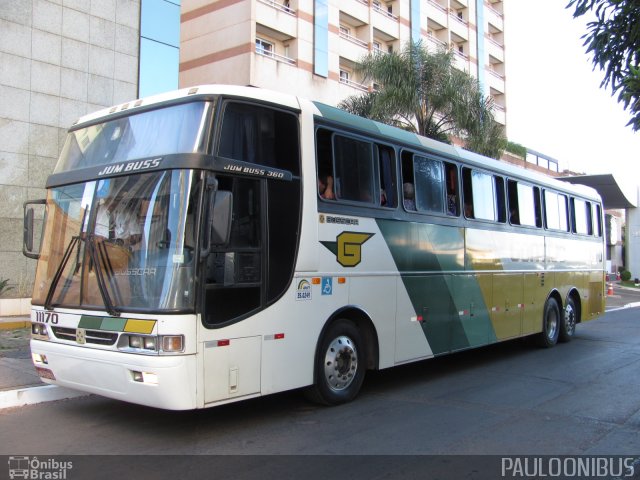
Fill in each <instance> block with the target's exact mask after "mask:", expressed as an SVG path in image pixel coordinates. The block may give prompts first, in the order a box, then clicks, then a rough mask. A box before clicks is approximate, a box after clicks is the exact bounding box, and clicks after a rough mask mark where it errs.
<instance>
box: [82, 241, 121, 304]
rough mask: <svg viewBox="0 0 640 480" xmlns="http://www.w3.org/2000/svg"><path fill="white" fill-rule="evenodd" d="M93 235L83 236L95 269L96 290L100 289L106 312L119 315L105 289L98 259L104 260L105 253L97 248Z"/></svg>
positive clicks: (105, 284) (105, 283) (105, 285)
mask: <svg viewBox="0 0 640 480" xmlns="http://www.w3.org/2000/svg"><path fill="white" fill-rule="evenodd" d="M94 239H95V235H94V234H88V235H87V236H86V238H85V248H88V249H89V258H90V259H91V262H92V263H93V265H94V268H95V269H96V280H97V281H98V290H100V296H101V297H102V301H103V303H104V306H105V308H106V309H107V313H108V314H109V315H111V316H112V317H119V316H120V312H119V311H118V310H117V309H116V307H115V306H114V305H113V301H112V300H111V296H110V295H109V292H108V291H107V282H106V281H105V279H104V272H103V271H102V264H101V263H100V260H103V261H105V265H106V263H107V262H106V260H105V253H104V252H103V251H102V250H98V249H97V248H96V244H95V241H94ZM98 252H99V253H98Z"/></svg>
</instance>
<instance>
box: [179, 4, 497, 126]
mask: <svg viewBox="0 0 640 480" xmlns="http://www.w3.org/2000/svg"><path fill="white" fill-rule="evenodd" d="M367 3H368V2H364V3H363V2H362V1H359V0H347V1H344V0H330V3H329V5H330V8H329V77H328V78H323V77H321V76H318V75H315V74H313V62H314V45H313V31H314V25H313V11H314V10H313V8H314V3H313V0H292V1H290V2H289V7H290V11H287V9H286V8H282V5H283V1H282V0H277V1H276V2H275V3H274V2H271V0H217V1H215V0H183V1H182V7H181V11H182V22H181V51H180V77H179V83H180V86H181V87H188V86H193V85H197V84H206V83H232V84H238V85H247V84H250V85H254V86H258V87H263V88H270V89H275V90H280V91H286V92H287V93H292V94H296V95H300V96H303V97H306V98H311V99H314V100H320V101H322V102H325V103H329V104H333V105H335V104H337V103H338V102H339V101H341V100H342V99H344V98H345V97H346V96H348V95H353V94H356V93H359V92H361V91H363V90H366V89H368V88H369V87H370V84H369V83H367V84H366V85H361V86H360V85H359V84H362V83H363V82H362V79H360V78H358V76H357V74H356V73H355V72H353V66H354V64H355V63H357V62H358V60H359V59H360V58H362V56H363V55H365V54H367V53H368V52H370V51H372V50H373V48H374V42H378V43H380V44H381V49H382V50H383V51H386V49H387V47H388V46H389V45H391V46H393V48H394V50H396V51H397V50H398V49H399V48H400V47H401V46H402V45H404V44H405V43H406V42H407V41H408V40H409V38H410V34H411V32H410V25H411V23H410V10H411V8H410V2H409V0H395V1H392V2H390V3H389V5H391V6H392V12H391V13H392V14H391V15H389V14H387V12H386V8H387V3H385V2H381V6H382V8H383V11H382V12H380V11H378V10H376V9H375V8H374V7H373V3H372V2H371V3H368V4H367ZM438 4H439V5H441V8H438V7H437V5H438ZM445 5H446V6H445ZM475 5H476V3H475V1H473V0H462V1H458V0H433V1H422V2H421V24H422V28H421V30H422V34H423V37H424V41H425V44H426V45H427V46H428V47H429V48H437V46H438V45H440V44H441V43H444V44H448V45H451V46H452V47H454V50H455V51H457V50H458V47H462V49H463V52H462V53H461V54H457V55H456V64H457V65H458V66H459V68H461V69H464V70H466V71H468V72H469V73H470V74H472V75H477V70H478V64H480V65H482V66H483V67H484V66H485V65H489V64H490V62H491V61H493V62H495V61H496V57H498V60H499V59H500V58H502V59H504V47H500V45H499V42H496V40H495V38H498V39H499V38H500V36H499V35H496V34H495V31H496V28H503V25H502V24H503V19H502V17H500V14H499V13H497V12H496V11H495V10H490V11H488V12H487V13H486V15H485V18H486V19H487V21H490V22H492V24H491V25H488V24H487V25H486V26H485V31H487V32H490V31H491V32H493V34H492V35H493V37H494V41H493V42H492V43H491V48H486V47H485V50H486V55H487V58H486V59H482V60H481V61H480V62H478V59H477V35H478V33H477V27H476V25H475V22H476V11H475ZM493 5H494V7H497V9H498V10H499V9H500V5H501V3H500V2H499V1H497V2H494V3H493ZM461 7H464V8H462V12H463V21H462V22H461V21H459V20H458V18H457V12H456V9H460V8H461ZM496 25H497V27H496ZM341 26H343V27H347V28H348V29H349V31H350V34H349V35H348V36H345V35H341V34H340V27H341ZM430 35H432V37H430ZM256 36H258V37H260V38H261V39H263V40H266V41H268V42H270V43H272V44H273V46H274V47H273V48H274V53H275V55H272V56H265V55H260V54H258V53H256V50H255V41H256ZM431 38H433V40H430V39H431ZM438 41H439V42H438ZM487 43H488V39H486V40H485V45H487ZM489 53H491V54H492V58H491V60H490V59H489V56H488V55H489ZM493 68H494V69H495V68H496V65H494V67H493ZM497 68H498V70H499V69H500V65H499V64H498V65H497ZM340 70H346V71H347V72H348V73H349V82H348V83H345V82H340ZM486 78H487V81H488V82H489V84H490V86H491V88H492V93H494V94H497V95H502V97H504V92H505V90H504V89H505V81H504V78H500V77H498V76H496V75H491V74H487V75H486ZM500 103H502V104H504V98H501V99H500ZM497 113H498V118H497V120H498V121H501V122H502V123H505V122H506V114H505V112H504V110H502V111H499V112H497Z"/></svg>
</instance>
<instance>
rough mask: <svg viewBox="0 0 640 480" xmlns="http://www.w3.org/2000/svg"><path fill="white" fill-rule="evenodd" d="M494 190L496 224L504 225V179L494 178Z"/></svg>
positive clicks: (505, 207)
mask: <svg viewBox="0 0 640 480" xmlns="http://www.w3.org/2000/svg"><path fill="white" fill-rule="evenodd" d="M493 178H494V181H495V190H496V208H497V214H498V218H497V220H498V222H500V223H505V222H506V221H507V206H506V204H505V192H504V178H502V177H499V176H497V175H496V176H494V177H493Z"/></svg>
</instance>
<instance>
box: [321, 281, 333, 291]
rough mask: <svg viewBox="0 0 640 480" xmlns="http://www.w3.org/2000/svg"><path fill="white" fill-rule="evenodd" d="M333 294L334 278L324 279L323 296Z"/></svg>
mask: <svg viewBox="0 0 640 480" xmlns="http://www.w3.org/2000/svg"><path fill="white" fill-rule="evenodd" d="M332 294H333V278H331V277H322V295H332Z"/></svg>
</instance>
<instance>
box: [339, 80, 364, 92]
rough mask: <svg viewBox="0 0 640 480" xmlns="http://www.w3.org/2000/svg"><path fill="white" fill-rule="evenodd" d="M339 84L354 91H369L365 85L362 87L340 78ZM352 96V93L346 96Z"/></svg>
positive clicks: (360, 84)
mask: <svg viewBox="0 0 640 480" xmlns="http://www.w3.org/2000/svg"><path fill="white" fill-rule="evenodd" d="M340 83H341V84H342V85H345V86H347V87H350V88H355V89H356V90H359V91H361V92H368V91H369V87H368V86H367V85H364V84H362V83H358V82H356V81H353V80H350V79H348V78H343V77H340ZM352 94H353V92H352V91H351V92H349V94H348V95H352Z"/></svg>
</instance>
